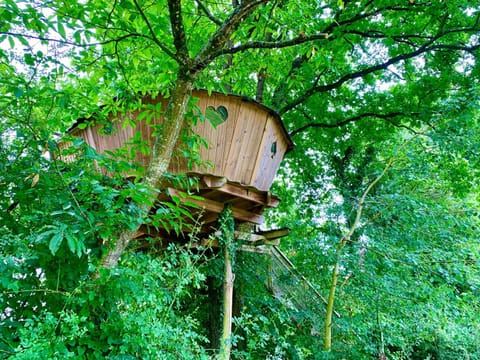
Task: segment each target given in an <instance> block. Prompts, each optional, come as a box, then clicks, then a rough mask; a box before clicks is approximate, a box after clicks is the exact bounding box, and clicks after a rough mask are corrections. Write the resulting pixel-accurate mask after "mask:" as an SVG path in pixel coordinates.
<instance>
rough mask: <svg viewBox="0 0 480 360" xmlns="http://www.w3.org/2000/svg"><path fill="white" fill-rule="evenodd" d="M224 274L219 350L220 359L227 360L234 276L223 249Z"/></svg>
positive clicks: (229, 349) (229, 345) (229, 348)
mask: <svg viewBox="0 0 480 360" xmlns="http://www.w3.org/2000/svg"><path fill="white" fill-rule="evenodd" d="M224 260H225V269H224V270H225V272H224V279H223V330H222V340H221V345H220V346H221V349H220V359H221V360H229V359H230V352H231V348H232V345H231V336H232V306H233V282H234V280H235V275H234V274H233V271H232V262H231V259H230V251H229V250H228V247H225V259H224Z"/></svg>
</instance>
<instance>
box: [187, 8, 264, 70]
mask: <svg viewBox="0 0 480 360" xmlns="http://www.w3.org/2000/svg"><path fill="white" fill-rule="evenodd" d="M269 1H271V0H244V1H242V2H241V3H240V4H239V5H238V6H237V7H236V8H235V10H234V11H233V12H232V14H230V16H229V17H228V19H227V20H226V21H225V22H224V23H223V24H222V26H221V27H220V28H219V29H218V30H217V31H216V32H215V34H213V36H212V37H211V38H210V41H209V42H208V43H207V44H206V45H205V46H204V47H203V49H202V50H200V51H199V53H198V54H197V56H196V57H195V59H194V61H193V66H192V67H191V70H190V73H191V74H195V73H198V72H199V71H201V70H203V69H204V68H205V67H206V66H207V65H208V64H210V62H212V61H213V60H214V59H215V58H216V57H218V56H219V55H220V54H222V48H223V47H224V46H225V44H226V43H227V41H228V40H229V39H230V37H231V35H232V34H233V32H234V31H235V30H236V29H237V28H238V26H239V25H240V24H241V23H242V21H243V20H244V19H245V18H246V17H247V16H248V15H250V14H251V13H252V12H253V11H254V10H255V9H256V8H257V7H258V6H259V5H261V4H265V3H267V2H269Z"/></svg>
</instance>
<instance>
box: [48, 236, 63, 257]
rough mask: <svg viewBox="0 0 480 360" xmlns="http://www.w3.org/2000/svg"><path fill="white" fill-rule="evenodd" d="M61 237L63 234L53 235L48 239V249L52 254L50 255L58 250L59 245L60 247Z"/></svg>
mask: <svg viewBox="0 0 480 360" xmlns="http://www.w3.org/2000/svg"><path fill="white" fill-rule="evenodd" d="M63 235H64V234H63V232H59V233H56V234H55V235H53V237H52V238H51V239H50V243H49V244H48V248H49V249H50V251H51V252H52V255H55V254H56V252H57V251H58V249H59V248H60V245H62V241H63Z"/></svg>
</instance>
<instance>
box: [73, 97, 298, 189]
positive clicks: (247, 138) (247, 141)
mask: <svg viewBox="0 0 480 360" xmlns="http://www.w3.org/2000/svg"><path fill="white" fill-rule="evenodd" d="M194 96H195V97H199V98H200V100H199V102H198V107H199V109H200V110H201V111H202V112H203V113H205V110H206V108H207V107H208V106H213V107H214V108H215V109H217V108H218V107H219V106H224V107H225V108H226V109H227V110H228V118H227V120H226V121H225V122H224V123H222V124H220V125H218V126H217V128H216V129H215V128H214V127H213V126H212V125H211V124H210V123H209V122H208V121H205V122H201V121H199V122H198V123H197V124H196V126H194V128H193V130H194V131H195V132H196V133H197V134H198V135H199V136H201V137H203V138H205V139H206V140H207V141H208V148H206V149H205V148H203V147H202V148H201V149H200V156H201V158H202V160H204V161H208V162H210V163H211V164H212V166H194V167H193V168H190V169H189V168H188V167H187V162H186V161H185V159H183V158H181V157H179V156H178V154H177V155H176V156H175V157H174V159H172V162H171V164H170V168H169V171H171V172H173V173H186V172H193V173H201V174H211V175H215V176H221V177H226V178H227V179H228V180H229V181H232V182H238V183H240V184H242V185H245V186H253V187H255V188H257V189H258V190H262V191H268V190H269V189H270V186H271V183H272V181H273V179H274V177H275V175H276V172H277V170H278V167H279V166H280V162H281V161H282V159H283V156H284V155H285V152H286V151H287V150H288V148H289V146H290V144H291V142H290V140H289V139H288V135H287V134H286V133H285V130H284V129H283V127H282V124H281V123H280V119H279V118H278V117H276V116H274V115H273V114H272V113H271V112H270V111H268V110H267V109H266V108H264V107H263V106H261V105H259V104H257V103H255V102H252V101H246V100H245V99H243V98H241V97H237V96H225V95H223V94H220V93H213V94H212V95H211V96H207V93H206V92H205V91H195V92H194ZM158 101H161V102H162V108H163V109H164V106H166V100H165V99H160V98H159V99H150V98H146V99H145V100H144V103H149V104H155V103H157V102H158ZM142 111H143V110H140V111H136V112H133V113H129V114H127V115H126V116H128V118H130V119H132V120H134V122H135V124H136V126H135V127H132V126H130V125H127V126H124V121H122V119H121V120H120V121H114V122H113V123H112V126H113V128H114V131H113V133H112V134H111V135H102V134H99V132H98V130H99V128H100V126H98V125H97V126H93V127H89V128H86V129H84V130H80V129H78V128H77V129H75V130H74V131H73V134H74V135H79V136H82V137H83V138H84V140H85V141H86V142H87V143H88V144H89V145H90V146H92V147H94V148H95V149H96V150H97V151H98V152H100V153H103V152H104V151H105V150H114V149H116V148H119V147H121V146H123V145H124V144H125V143H126V142H130V141H131V139H132V138H133V137H134V136H135V134H136V133H137V132H140V133H141V139H142V140H144V141H147V142H148V143H149V144H150V147H152V146H153V142H154V137H153V136H152V133H153V132H154V128H155V126H158V125H159V124H161V121H162V119H161V117H156V118H154V119H153V121H152V122H151V124H147V123H146V122H145V121H144V120H142V121H137V120H136V118H137V117H138V115H139V113H141V112H142ZM124 119H125V117H124V118H123V120H124ZM274 143H275V144H276V151H275V152H274V153H273V152H272V144H274ZM180 146H181V144H178V145H177V148H178V147H180ZM135 160H136V161H138V162H139V163H140V164H142V165H144V166H146V165H147V164H148V160H149V155H145V154H141V153H140V152H137V154H136V158H135Z"/></svg>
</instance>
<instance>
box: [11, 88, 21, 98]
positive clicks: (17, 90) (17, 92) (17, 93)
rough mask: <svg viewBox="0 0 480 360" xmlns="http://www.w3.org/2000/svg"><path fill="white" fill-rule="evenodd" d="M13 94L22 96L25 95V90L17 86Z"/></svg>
mask: <svg viewBox="0 0 480 360" xmlns="http://www.w3.org/2000/svg"><path fill="white" fill-rule="evenodd" d="M13 95H15V97H16V98H21V97H22V96H23V90H22V89H20V88H15V90H13Z"/></svg>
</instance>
